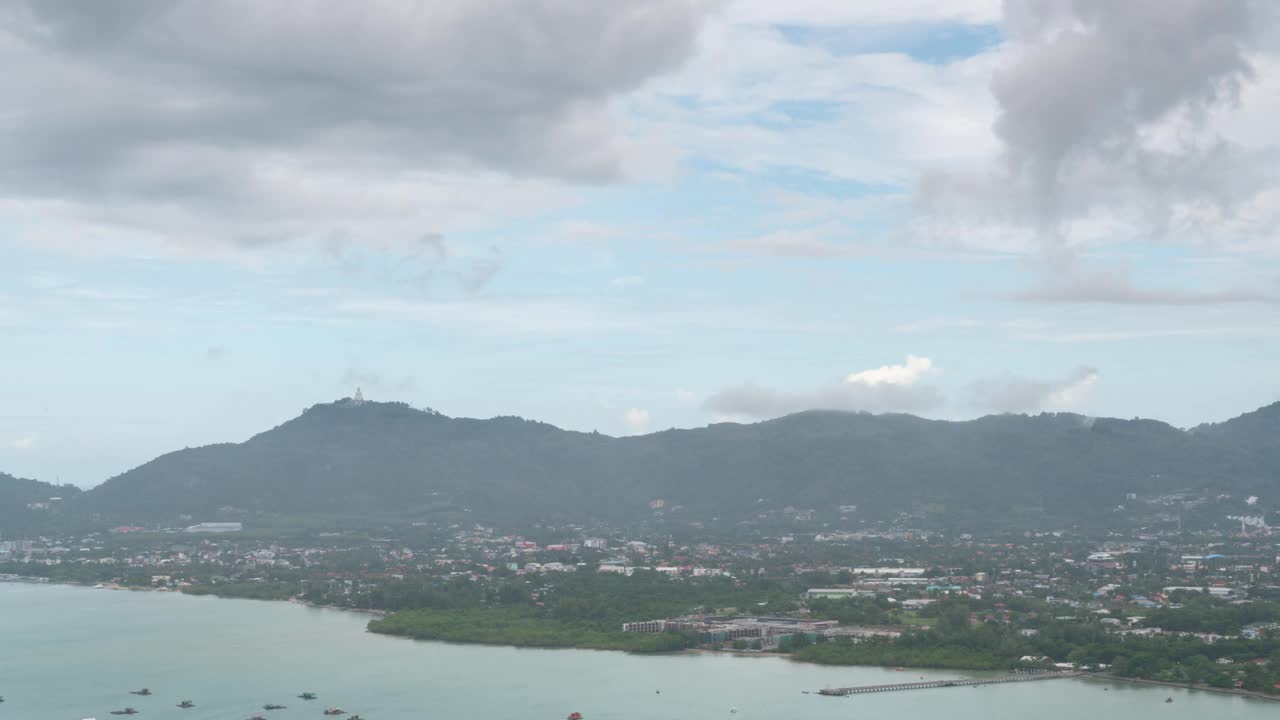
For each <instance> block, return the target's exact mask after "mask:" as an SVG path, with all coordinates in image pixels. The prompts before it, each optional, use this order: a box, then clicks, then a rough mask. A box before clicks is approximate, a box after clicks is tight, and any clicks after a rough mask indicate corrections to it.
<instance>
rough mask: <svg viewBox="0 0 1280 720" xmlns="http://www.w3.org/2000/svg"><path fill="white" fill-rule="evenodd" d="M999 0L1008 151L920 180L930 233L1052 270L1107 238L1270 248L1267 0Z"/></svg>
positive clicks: (1271, 45)
mask: <svg viewBox="0 0 1280 720" xmlns="http://www.w3.org/2000/svg"><path fill="white" fill-rule="evenodd" d="M1004 7H1005V13H1004V29H1005V34H1006V36H1007V37H1008V41H1007V43H1006V46H1005V47H1004V48H1003V49H1002V51H1001V53H1000V54H999V56H1000V60H999V62H997V63H996V65H995V67H994V72H993V73H992V74H991V75H990V78H991V80H990V95H991V97H992V98H993V99H994V100H995V102H996V106H995V107H994V108H992V115H991V117H990V119H991V121H992V122H991V123H990V127H991V128H992V137H993V138H994V139H996V140H997V141H998V143H999V144H998V146H997V147H996V148H994V149H990V147H989V146H988V148H989V149H990V150H991V151H990V152H989V153H988V156H987V157H986V158H985V159H983V160H980V161H979V162H976V163H972V162H971V159H970V161H967V162H965V163H959V164H956V163H949V164H940V166H939V167H937V168H934V169H933V170H932V171H931V172H928V173H926V174H925V175H924V176H923V177H922V179H921V181H920V182H919V185H918V191H917V201H918V203H919V207H920V208H922V209H924V210H925V211H926V217H927V222H926V223H924V224H923V225H922V226H921V228H919V229H920V230H921V231H922V232H921V234H922V235H923V236H926V237H935V238H952V239H954V238H960V239H961V240H960V242H964V243H968V244H974V245H979V246H983V247H994V248H998V249H1006V250H1013V251H1015V252H1033V253H1036V254H1038V255H1039V256H1040V257H1041V263H1042V265H1043V267H1042V268H1040V269H1041V270H1042V272H1043V273H1044V274H1045V275H1046V276H1057V277H1061V276H1063V275H1066V274H1068V273H1073V272H1076V270H1077V268H1074V267H1072V266H1071V261H1072V260H1073V259H1074V258H1075V257H1076V256H1077V255H1078V254H1079V253H1080V252H1082V251H1083V250H1084V249H1087V248H1089V247H1091V246H1094V245H1097V244H1102V243H1124V242H1135V241H1137V242H1152V241H1157V240H1159V241H1176V242H1183V243H1188V244H1197V245H1200V244H1204V245H1211V246H1218V247H1229V246H1231V245H1235V244H1238V243H1250V242H1254V243H1256V242H1257V240H1258V238H1257V236H1258V235H1259V234H1261V235H1263V236H1265V237H1266V238H1267V242H1269V243H1271V244H1274V243H1275V238H1276V235H1275V230H1276V227H1277V214H1276V212H1275V211H1274V207H1275V202H1274V201H1273V200H1269V199H1268V196H1269V194H1271V193H1274V191H1275V189H1276V188H1277V185H1278V183H1280V173H1277V171H1276V168H1277V167H1280V160H1278V159H1277V158H1278V157H1280V148H1278V147H1277V144H1276V141H1275V135H1274V132H1271V131H1270V130H1269V129H1268V130H1267V131H1261V130H1260V128H1262V127H1266V128H1270V127H1271V126H1272V125H1274V108H1275V107H1276V104H1275V99H1274V98H1275V94H1276V93H1275V91H1276V88H1277V87H1278V86H1280V76H1277V74H1276V73H1275V72H1274V67H1275V66H1276V57H1277V55H1276V51H1277V49H1278V48H1277V45H1276V40H1277V39H1278V38H1280V34H1277V33H1276V28H1277V23H1276V19H1277V16H1278V15H1280V13H1277V12H1276V10H1275V7H1274V5H1273V4H1272V3H1264V2H1251V1H1250V0H1179V1H1178V2H1166V1H1165V0H1126V1H1125V2H1102V1H1098V0H1086V1H1075V2H1045V1H1044V0H1008V2H1006V3H1005V6H1004ZM943 165H946V166H945V167H943ZM1145 294H1147V293H1145V292H1144V291H1142V290H1141V289H1137V290H1136V292H1124V293H1121V294H1119V296H1118V299H1117V300H1115V301H1116V302H1130V301H1131V298H1133V297H1135V296H1143V295H1145ZM1096 297H1098V301H1101V302H1112V300H1111V299H1109V298H1108V295H1107V294H1106V293H1103V294H1101V295H1098V296H1096Z"/></svg>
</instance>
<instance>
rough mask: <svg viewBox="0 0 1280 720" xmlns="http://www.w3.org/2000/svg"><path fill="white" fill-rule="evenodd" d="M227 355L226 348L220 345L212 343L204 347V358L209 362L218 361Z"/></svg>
mask: <svg viewBox="0 0 1280 720" xmlns="http://www.w3.org/2000/svg"><path fill="white" fill-rule="evenodd" d="M226 356H227V349H226V348H225V347H222V346H221V345H213V346H210V347H208V348H206V349H205V351H204V359H205V360H208V361H209V362H218V361H219V360H221V359H223V358H225V357H226Z"/></svg>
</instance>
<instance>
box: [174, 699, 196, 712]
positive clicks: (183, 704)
mask: <svg viewBox="0 0 1280 720" xmlns="http://www.w3.org/2000/svg"><path fill="white" fill-rule="evenodd" d="M195 706H196V704H195V703H193V702H191V701H190V700H183V701H182V702H180V703H178V707H180V708H182V709H183V710H190V709H191V708H193V707H195Z"/></svg>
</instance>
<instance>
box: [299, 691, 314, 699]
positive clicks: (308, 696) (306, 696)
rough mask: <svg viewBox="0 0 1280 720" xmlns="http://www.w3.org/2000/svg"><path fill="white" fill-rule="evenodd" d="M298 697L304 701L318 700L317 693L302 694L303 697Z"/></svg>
mask: <svg viewBox="0 0 1280 720" xmlns="http://www.w3.org/2000/svg"><path fill="white" fill-rule="evenodd" d="M298 697H300V698H302V699H303V700H315V699H316V694H315V693H313V692H304V693H302V694H301V695H299V696H298Z"/></svg>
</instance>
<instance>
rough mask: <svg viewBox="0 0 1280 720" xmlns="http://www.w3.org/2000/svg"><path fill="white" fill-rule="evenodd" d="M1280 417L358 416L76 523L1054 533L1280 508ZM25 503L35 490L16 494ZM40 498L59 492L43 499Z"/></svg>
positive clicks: (125, 484) (161, 469) (281, 438)
mask: <svg viewBox="0 0 1280 720" xmlns="http://www.w3.org/2000/svg"><path fill="white" fill-rule="evenodd" d="M1278 425H1280V403H1277V404H1273V405H1270V406H1268V407H1265V408H1262V409H1260V410H1258V411H1256V412H1253V413H1249V414H1246V415H1243V416H1241V417H1238V418H1236V419H1233V420H1229V421H1227V422H1223V423H1219V424H1215V425H1203V426H1200V427H1197V428H1195V429H1193V430H1190V431H1187V430H1181V429H1178V428H1175V427H1173V426H1170V425H1168V424H1165V423H1162V422H1158V421H1154V420H1140V419H1134V420H1119V419H1111V418H1096V419H1095V418H1086V417H1084V416H1080V415H1075V414H1069V413H1057V414H1052V413H1045V414H1040V415H1034V416H1028V415H993V416H987V417H983V418H979V419H976V420H970V421H962V422H948V421H938V420H926V419H922V418H918V417H914V416H911V415H896V414H889V415H872V414H867V413H844V412H829V411H810V412H803V413H798V414H795V415H790V416H787V417H783V418H779V419H776V420H770V421H766V422H761V423H756V424H750V425H742V424H732V423H724V424H716V425H711V426H709V427H705V428H698V429H690V430H668V431H665V432H659V433H654V434H651V435H643V436H633V437H621V438H615V437H609V436H606V435H601V434H597V433H582V432H571V431H566V430H561V429H559V428H556V427H554V426H551V425H548V424H545V423H540V422H536V421H531V420H524V419H520V418H514V417H497V418H492V419H488V420H478V419H468V418H451V417H446V416H444V415H441V414H439V413H436V412H433V411H430V410H417V409H414V408H411V407H409V406H408V405H405V404H401V403H374V402H356V401H353V400H351V399H344V400H340V401H338V402H335V403H330V404H321V405H316V406H314V407H311V408H310V409H308V410H307V411H305V412H304V413H303V414H302V415H300V416H299V417H297V418H295V419H293V420H290V421H288V422H285V423H284V424H282V425H280V426H278V427H276V428H273V429H271V430H269V431H266V432H263V433H261V434H259V435H256V436H254V437H252V438H251V439H249V440H248V441H246V442H243V443H239V444H230V443H228V444H218V445H209V446H206V447H199V448H190V449H185V450H180V451H177V452H173V453H169V454H167V455H163V456H161V457H158V458H156V459H155V460H152V461H151V462H148V463H146V464H144V465H142V466H140V467H138V468H135V469H133V470H130V471H128V472H126V473H123V474H121V475H119V476H117V477H114V478H111V479H110V480H108V481H106V482H105V483H103V484H101V485H99V486H98V487H95V488H93V489H92V490H89V491H87V492H85V493H83V494H81V495H79V496H78V497H73V498H70V500H69V501H68V507H71V508H73V509H74V511H75V512H76V513H77V514H78V515H80V516H82V517H92V518H94V519H95V521H97V522H103V523H105V522H112V523H117V522H118V523H160V524H166V523H167V524H180V523H182V522H186V521H189V520H190V521H195V520H214V519H241V520H246V521H247V522H248V521H252V520H254V519H258V520H262V521H272V520H278V519H282V518H290V519H292V520H293V521H295V522H298V521H301V522H306V523H310V522H312V521H315V522H320V521H325V522H328V521H332V520H334V519H340V518H348V519H363V520H370V519H376V520H387V521H419V520H432V519H442V518H466V519H471V520H474V521H475V522H486V523H496V524H522V523H523V524H527V523H533V522H538V521H574V522H585V521H588V520H591V519H598V520H604V521H608V522H611V523H628V522H636V521H640V520H643V519H646V518H651V517H652V516H653V514H654V510H653V508H651V503H652V502H653V501H655V500H661V501H662V506H663V509H662V512H663V514H664V515H665V517H666V518H667V520H668V521H679V522H686V521H688V522H694V521H712V519H716V520H719V521H722V522H734V521H739V520H743V519H747V518H752V517H754V516H756V515H758V514H760V513H768V512H776V511H778V510H780V509H782V508H784V507H787V506H790V507H793V508H797V509H814V510H817V511H818V512H819V513H835V512H837V508H838V507H840V506H846V508H847V507H848V506H855V505H856V506H857V508H858V509H857V511H856V512H857V514H858V517H861V518H866V519H884V518H889V517H893V516H895V515H896V514H898V513H915V514H916V515H917V516H918V517H919V518H921V519H922V520H923V521H924V522H926V523H929V524H933V525H944V526H952V527H964V526H966V525H972V524H982V525H989V524H997V525H1006V524H1007V525H1014V526H1026V527H1041V528H1046V527H1052V526H1055V525H1061V524H1066V523H1073V522H1078V521H1081V520H1089V521H1096V520H1097V519H1098V517H1099V515H1100V514H1101V513H1104V511H1108V510H1110V509H1112V508H1114V507H1115V506H1116V505H1117V504H1120V503H1123V502H1124V501H1125V499H1126V496H1127V494H1129V493H1137V494H1139V495H1140V496H1143V497H1150V496H1154V495H1159V494H1162V493H1170V492H1175V491H1179V490H1191V491H1194V492H1197V493H1201V492H1208V493H1210V494H1217V493H1227V494H1235V495H1237V496H1240V497H1244V496H1247V495H1260V496H1262V497H1263V498H1265V499H1268V500H1269V497H1268V496H1269V495H1271V494H1274V491H1275V490H1277V489H1280V461H1278V459H1280V434H1278V433H1276V432H1275V428H1276V427H1277V426H1278ZM10 482H11V484H13V483H14V482H16V483H18V485H15V486H16V487H23V488H27V489H28V490H32V491H34V490H35V489H36V487H37V486H32V485H29V484H22V483H29V482H30V481H12V480H11V481H10ZM38 487H39V489H40V490H41V491H42V492H46V493H47V492H48V490H47V489H48V488H49V487H52V486H38Z"/></svg>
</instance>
